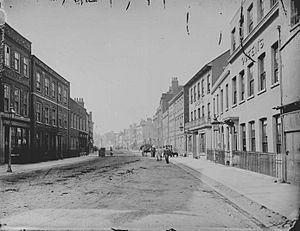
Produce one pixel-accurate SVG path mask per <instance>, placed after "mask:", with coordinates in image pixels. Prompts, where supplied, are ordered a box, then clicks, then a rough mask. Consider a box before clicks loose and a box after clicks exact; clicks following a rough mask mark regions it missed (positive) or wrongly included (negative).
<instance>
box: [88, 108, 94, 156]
mask: <svg viewBox="0 0 300 231" xmlns="http://www.w3.org/2000/svg"><path fill="white" fill-rule="evenodd" d="M88 132H89V136H88V140H89V143H88V146H89V153H92V152H94V122H93V114H92V112H90V113H89V114H88Z"/></svg>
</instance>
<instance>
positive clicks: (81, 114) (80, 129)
mask: <svg viewBox="0 0 300 231" xmlns="http://www.w3.org/2000/svg"><path fill="white" fill-rule="evenodd" d="M69 101H70V103H69V105H70V118H69V119H70V151H69V156H80V155H86V154H88V152H89V145H88V144H89V130H88V120H89V116H88V113H87V111H86V108H85V107H84V101H83V98H74V99H72V98H70V99H69Z"/></svg>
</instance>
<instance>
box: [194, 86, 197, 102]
mask: <svg viewBox="0 0 300 231" xmlns="http://www.w3.org/2000/svg"><path fill="white" fill-rule="evenodd" d="M196 94H197V93H196V85H195V86H194V102H196Z"/></svg>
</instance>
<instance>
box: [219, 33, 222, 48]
mask: <svg viewBox="0 0 300 231" xmlns="http://www.w3.org/2000/svg"><path fill="white" fill-rule="evenodd" d="M221 42H222V31H220V35H219V42H218V44H219V45H220V44H221Z"/></svg>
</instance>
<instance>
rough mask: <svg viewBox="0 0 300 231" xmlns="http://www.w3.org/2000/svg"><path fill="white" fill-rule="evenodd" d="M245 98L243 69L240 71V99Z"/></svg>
mask: <svg viewBox="0 0 300 231" xmlns="http://www.w3.org/2000/svg"><path fill="white" fill-rule="evenodd" d="M243 100H245V75H244V71H242V72H241V73H240V101H243Z"/></svg>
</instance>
